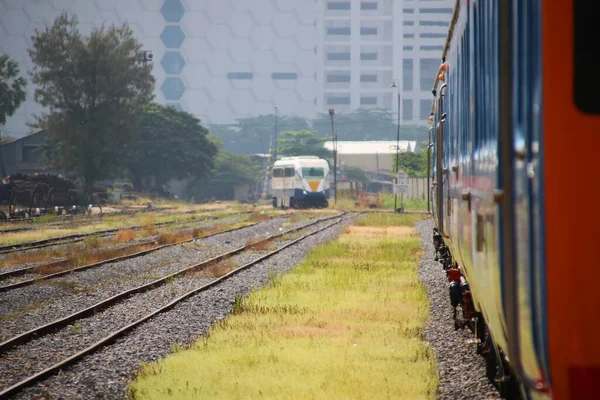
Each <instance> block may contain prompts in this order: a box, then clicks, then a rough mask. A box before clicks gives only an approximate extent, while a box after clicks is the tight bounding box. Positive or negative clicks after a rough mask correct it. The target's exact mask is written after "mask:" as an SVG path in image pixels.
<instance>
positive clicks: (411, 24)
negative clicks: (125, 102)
mask: <svg viewBox="0 0 600 400" xmlns="http://www.w3.org/2000/svg"><path fill="white" fill-rule="evenodd" d="M402 24H403V25H405V26H413V25H414V24H415V21H404V22H403V23H402Z"/></svg>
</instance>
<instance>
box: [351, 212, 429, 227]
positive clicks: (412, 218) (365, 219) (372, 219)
mask: <svg viewBox="0 0 600 400" xmlns="http://www.w3.org/2000/svg"><path fill="white" fill-rule="evenodd" d="M422 219H423V215H419V214H394V213H372V214H364V215H361V216H360V217H359V218H358V220H357V221H356V222H355V223H354V224H355V225H357V226H375V227H379V228H387V227H392V226H402V225H406V226H411V227H412V226H415V224H416V223H417V222H419V221H420V220H422Z"/></svg>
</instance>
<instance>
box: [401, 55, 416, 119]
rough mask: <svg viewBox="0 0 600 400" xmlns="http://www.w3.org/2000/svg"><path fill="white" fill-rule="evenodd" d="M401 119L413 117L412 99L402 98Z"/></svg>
mask: <svg viewBox="0 0 600 400" xmlns="http://www.w3.org/2000/svg"><path fill="white" fill-rule="evenodd" d="M411 61H412V60H411ZM402 119H403V120H404V121H412V119H413V101H412V99H406V100H402Z"/></svg>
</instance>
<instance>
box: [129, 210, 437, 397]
mask: <svg viewBox="0 0 600 400" xmlns="http://www.w3.org/2000/svg"><path fill="white" fill-rule="evenodd" d="M389 217H390V216H387V215H386V216H385V218H389ZM398 217H404V216H398ZM361 221H367V222H372V223H373V224H374V226H366V227H365V226H354V227H351V228H348V229H346V230H345V233H344V234H343V235H342V236H341V237H340V238H339V239H338V240H336V241H334V242H330V243H328V244H326V245H323V246H321V247H318V248H316V249H315V250H313V251H312V252H311V253H310V255H309V256H308V257H307V258H306V259H305V261H303V262H302V264H301V265H300V266H299V267H297V268H295V269H294V270H293V271H292V272H291V273H290V274H287V275H284V276H278V275H275V274H272V275H271V285H270V286H269V287H268V288H265V289H262V290H259V291H256V292H254V293H252V294H250V295H249V296H248V297H246V298H244V299H239V298H238V299H236V303H235V307H234V313H233V315H232V316H230V317H229V318H227V319H226V320H224V321H222V322H220V323H219V324H217V325H216V326H215V327H213V329H212V330H211V332H210V335H209V336H207V337H204V338H202V339H200V340H199V341H198V342H196V343H195V344H194V345H192V346H191V347H190V348H189V349H182V348H181V347H177V348H176V352H175V354H172V355H169V356H168V357H166V359H164V360H162V361H160V362H156V363H151V364H148V365H146V366H145V367H144V368H143V369H142V370H141V371H140V372H139V374H138V376H137V379H136V380H135V381H133V382H130V384H129V387H128V395H129V398H130V399H134V398H135V399H163V398H170V397H171V398H178V399H191V398H194V399H202V398H210V399H247V398H252V399H253V398H268V399H349V398H352V399H384V398H385V399H388V398H392V399H433V398H435V393H436V390H437V385H438V378H437V370H436V365H435V362H434V359H433V357H432V354H431V351H430V349H429V347H428V346H427V344H426V343H424V333H423V329H424V327H425V325H426V323H427V315H428V302H427V297H426V293H425V290H424V288H423V287H422V285H421V283H420V281H419V278H418V275H417V259H418V256H419V253H420V247H419V246H420V243H419V239H418V237H417V235H416V234H414V233H413V232H412V231H411V229H410V228H409V227H394V228H393V229H390V228H384V227H382V226H383V224H382V223H381V222H380V221H381V220H380V219H377V218H376V217H375V216H371V215H370V216H368V217H365V218H364V219H362V220H361ZM390 232H396V233H394V234H392V233H390ZM400 232H404V233H402V234H401V233H400ZM367 233H368V234H367Z"/></svg>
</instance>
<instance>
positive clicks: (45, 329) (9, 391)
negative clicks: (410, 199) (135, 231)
mask: <svg viewBox="0 0 600 400" xmlns="http://www.w3.org/2000/svg"><path fill="white" fill-rule="evenodd" d="M346 214H347V213H345V212H344V213H341V214H337V215H334V216H329V217H325V218H319V219H317V220H316V221H311V222H310V223H308V224H305V225H302V226H299V227H296V228H292V229H289V230H286V231H283V232H281V233H278V234H275V235H271V236H268V237H267V238H264V239H263V240H262V241H261V243H262V242H264V241H269V242H275V241H276V240H277V239H280V242H283V244H282V245H281V246H278V247H277V248H276V249H274V250H270V249H269V250H263V251H262V253H263V254H260V255H257V254H255V253H251V252H250V251H255V247H254V246H255V243H250V244H246V245H244V246H241V247H238V248H236V249H234V250H230V251H227V252H224V253H222V254H219V255H218V256H216V257H213V258H211V259H209V260H206V261H203V262H200V263H197V264H194V265H191V266H188V267H186V268H183V269H181V270H178V271H176V272H174V273H171V274H169V275H166V276H163V277H161V278H160V279H157V280H155V281H153V282H150V283H148V284H145V285H141V286H139V287H137V288H134V289H131V290H127V291H124V292H121V293H119V294H117V295H115V296H113V297H111V298H109V299H106V300H104V301H101V302H99V303H97V304H94V305H92V306H91V307H88V308H86V309H83V310H80V311H78V312H76V313H73V314H71V315H69V316H66V317H64V318H61V319H58V320H55V321H53V322H51V323H49V324H46V325H44V326H40V327H37V328H35V329H32V330H30V331H28V332H25V333H23V334H21V335H18V336H15V337H13V338H11V339H9V340H7V341H5V342H3V343H0V353H4V354H3V357H2V359H4V360H10V359H13V360H19V363H21V364H23V363H24V364H23V365H25V366H26V367H28V368H31V364H28V361H27V360H24V359H22V355H20V354H18V353H19V351H20V350H23V348H24V346H27V345H28V343H29V342H32V341H33V340H34V339H39V338H42V337H43V336H45V335H49V334H51V333H56V335H57V336H59V333H60V331H61V330H64V329H66V328H67V327H69V326H70V325H71V324H73V323H75V322H76V321H80V320H82V319H85V318H90V317H93V318H101V317H102V316H101V314H102V313H103V312H104V311H106V312H107V313H109V312H110V309H112V308H113V307H115V306H117V305H118V304H121V303H123V302H125V301H126V300H128V299H129V300H130V301H133V300H132V299H134V298H135V297H133V296H136V295H140V294H141V293H145V292H151V291H153V290H155V289H156V290H158V288H160V287H164V286H165V285H168V284H169V282H172V281H173V280H174V279H177V278H179V279H185V278H186V277H189V276H190V275H189V274H191V273H194V272H197V271H202V270H203V269H206V268H209V267H210V266H211V265H213V266H214V265H216V264H217V263H220V262H223V261H224V260H228V259H230V258H232V257H234V256H236V255H238V256H239V255H240V254H241V253H244V252H247V251H248V254H247V255H251V256H253V257H252V258H253V259H252V260H251V261H249V262H244V263H243V265H241V266H237V267H235V268H234V269H233V270H231V271H230V272H227V273H226V274H225V275H223V276H220V277H216V278H214V279H211V280H210V282H208V283H204V284H201V285H199V286H197V287H193V288H192V289H191V290H186V291H185V293H183V294H181V293H178V294H177V295H176V297H174V298H168V299H165V301H166V304H162V305H160V306H159V307H158V308H155V309H154V310H152V311H150V312H147V313H146V314H145V315H141V316H140V317H139V318H137V317H136V319H135V320H134V321H132V322H129V323H126V324H124V326H120V327H116V328H112V331H110V333H108V334H106V330H105V329H100V327H99V332H101V335H102V337H100V338H99V339H98V338H90V340H91V342H90V343H91V344H90V343H86V347H85V348H83V349H77V350H73V351H72V352H71V354H69V355H64V358H62V359H60V360H58V361H57V362H55V360H50V361H49V360H45V361H46V365H44V366H43V367H40V368H43V369H41V370H38V371H36V372H33V371H28V373H29V372H33V373H31V374H29V375H27V376H25V377H22V376H20V377H18V378H17V379H18V381H17V379H14V380H13V382H10V383H6V382H3V383H5V384H6V386H8V385H10V386H8V387H7V388H6V389H4V390H3V391H2V392H0V399H5V398H9V397H10V396H13V395H15V394H17V393H19V392H20V391H22V390H23V389H25V388H27V387H29V386H31V385H33V384H35V383H36V382H39V381H41V380H43V379H45V378H47V377H49V376H51V375H54V374H56V373H57V372H59V371H60V370H62V369H64V368H66V367H68V366H70V365H73V364H75V363H77V362H78V361H80V360H81V359H83V358H84V357H86V356H89V355H91V354H93V353H95V352H97V351H98V350H100V349H102V348H104V347H106V346H109V345H110V344H112V343H113V342H115V341H116V340H117V339H118V338H120V337H122V336H124V335H126V334H127V333H129V332H131V331H133V330H134V329H135V328H137V327H139V326H141V325H143V324H144V323H145V322H147V321H148V320H150V319H151V318H153V317H155V316H157V315H159V314H162V313H165V312H167V311H169V310H170V309H172V308H173V307H175V306H176V305H177V304H179V303H181V302H182V301H184V300H186V299H189V298H191V297H192V296H194V295H196V294H199V293H201V292H203V291H206V290H207V289H210V288H213V287H215V286H218V285H220V284H222V283H224V282H226V281H227V280H228V279H230V278H231V277H232V276H235V275H236V274H238V273H239V272H241V271H243V270H246V269H248V268H251V267H252V266H254V265H256V264H259V263H260V262H262V261H264V260H266V259H268V258H270V257H272V256H273V255H275V254H277V253H279V252H281V251H283V250H284V249H286V248H288V247H290V246H293V245H294V244H296V243H298V242H300V241H302V240H304V239H305V238H307V237H309V236H312V235H315V234H317V233H319V232H322V231H324V230H326V229H328V228H330V227H332V226H334V225H336V224H339V223H341V222H343V221H346V220H347V219H349V218H353V217H355V216H356V215H358V214H356V215H350V216H348V215H346ZM331 220H333V221H331ZM319 225H322V226H319ZM315 228H316V229H315ZM305 230H308V232H302V231H305ZM294 233H296V234H298V233H299V234H300V237H298V238H294V239H289V238H288V239H287V240H285V236H286V235H290V234H294ZM285 242H287V243H285ZM190 279H192V278H190ZM155 297H156V296H155ZM138 300H139V299H138ZM109 314H110V321H111V323H113V319H114V315H115V314H116V312H114V311H113V313H109ZM117 319H118V318H117ZM113 324H114V323H113ZM68 337H69V336H68V334H67V336H63V338H67V339H66V340H68ZM54 339H55V338H53V339H52V340H51V343H52V344H53V345H55V344H56V341H55V340H54ZM56 346H57V349H58V350H60V348H61V346H60V344H56ZM57 349H55V350H51V349H45V350H44V351H47V350H48V351H49V352H50V353H49V354H53V355H55V356H56V355H58V354H59V353H58V350H57ZM25 351H26V349H25ZM11 352H12V353H17V354H11ZM36 355H37V354H36ZM54 358H56V357H54ZM59 358H60V357H59ZM47 364H51V365H49V366H48V365H47ZM40 368H38V369H40ZM21 375H23V374H21Z"/></svg>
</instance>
